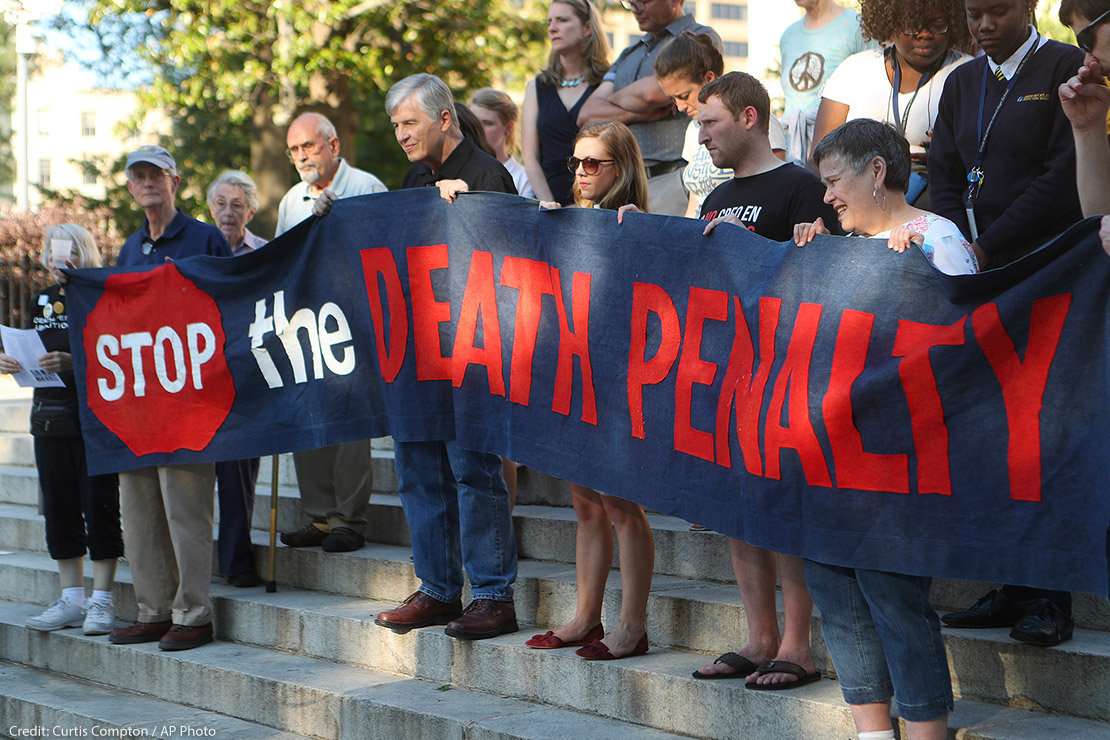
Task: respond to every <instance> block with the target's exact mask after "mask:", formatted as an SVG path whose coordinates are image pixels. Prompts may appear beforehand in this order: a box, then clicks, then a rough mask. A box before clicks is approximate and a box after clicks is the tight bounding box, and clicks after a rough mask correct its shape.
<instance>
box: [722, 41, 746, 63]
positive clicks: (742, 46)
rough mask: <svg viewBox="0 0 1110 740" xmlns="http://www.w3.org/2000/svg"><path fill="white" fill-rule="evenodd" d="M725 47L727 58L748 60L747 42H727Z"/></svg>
mask: <svg viewBox="0 0 1110 740" xmlns="http://www.w3.org/2000/svg"><path fill="white" fill-rule="evenodd" d="M724 46H725V56H726V57H735V58H737V59H747V58H748V43H747V42H746V41H725V42H724Z"/></svg>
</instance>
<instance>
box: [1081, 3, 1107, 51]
mask: <svg viewBox="0 0 1110 740" xmlns="http://www.w3.org/2000/svg"><path fill="white" fill-rule="evenodd" d="M1107 16H1110V10H1108V11H1106V12H1105V13H1103V14H1102V15H1100V16H1099V17H1098V18H1095V19H1094V20H1093V21H1091V22H1090V24H1088V25H1087V27H1086V28H1084V29H1083V30H1082V31H1080V32H1079V33H1077V34H1075V43H1076V44H1078V46H1079V48H1080V49H1082V50H1083V51H1085V52H1086V53H1088V54H1092V53H1094V48H1095V26H1097V25H1098V24H1100V23H1104V22H1105V21H1106V19H1107Z"/></svg>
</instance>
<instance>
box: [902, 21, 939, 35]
mask: <svg viewBox="0 0 1110 740" xmlns="http://www.w3.org/2000/svg"><path fill="white" fill-rule="evenodd" d="M925 31H928V32H929V33H931V34H933V35H934V36H943V35H944V34H946V33H948V21H947V20H937V21H933V22H932V23H928V24H925V25H923V26H918V27H917V28H916V29H914V30H912V31H909V30H905V31H902V34H903V35H904V36H911V37H916V36H920V35H921V34H922V33H924V32H925Z"/></svg>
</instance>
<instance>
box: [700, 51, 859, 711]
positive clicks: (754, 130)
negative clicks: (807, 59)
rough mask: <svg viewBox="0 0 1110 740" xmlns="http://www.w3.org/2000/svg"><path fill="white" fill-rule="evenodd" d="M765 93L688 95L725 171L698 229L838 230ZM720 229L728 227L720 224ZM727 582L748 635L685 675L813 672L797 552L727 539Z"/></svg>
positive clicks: (752, 86) (750, 85)
mask: <svg viewBox="0 0 1110 740" xmlns="http://www.w3.org/2000/svg"><path fill="white" fill-rule="evenodd" d="M770 107H771V102H770V99H769V97H768V95H767V90H766V89H765V88H764V87H763V85H762V84H760V82H759V81H758V80H756V79H755V78H754V77H752V76H751V75H748V74H745V73H743V72H729V73H728V74H726V75H723V76H721V77H718V78H717V79H716V80H713V81H712V82H709V83H707V84H706V85H705V86H704V87H703V88H702V89H701V93H700V94H699V95H698V123H699V124H700V133H699V137H698V140H699V142H700V143H701V144H702V145H703V146H705V148H706V149H708V150H709V154H710V156H711V157H712V159H713V164H714V166H716V167H720V168H721V169H732V170H734V177H733V179H732V180H729V181H728V182H725V183H722V184H721V185H718V186H717V188H716V189H715V190H714V191H713V192H712V193H710V194H709V196H708V197H707V198H706V199H705V203H703V204H702V212H701V217H702V218H703V219H706V220H708V221H709V223H708V224H707V225H706V227H705V233H706V234H709V233H711V232H712V231H713V230H714V229H715V228H717V226H718V225H719V224H721V223H730V224H736V225H738V226H742V227H744V228H746V229H748V230H750V231H754V232H755V233H756V234H759V235H760V236H762V237H766V238H767V239H772V240H774V241H779V242H783V241H790V240H791V239H793V236H794V224H798V223H811V222H813V221H814V220H816V219H817V218H822V219H824V221H825V223H826V224H828V225H829V229H830V230H834V231H833V233H837V234H838V233H840V231H839V226H838V222H837V218H836V212H835V211H833V209H832V208H831V207H830V206H829V205H827V204H826V203H825V202H824V201H823V198H824V196H825V186H824V185H822V184H821V181H820V180H818V179H817V177H816V176H815V175H813V174H812V173H810V172H807V171H806V170H804V169H802V168H801V167H798V166H796V165H793V164H784V163H783V162H782V160H780V159H779V158H778V157H776V156H775V154H774V152H773V151H772V150H771V142H770V139H769V138H768V135H767V132H768V122H769V120H770ZM725 228H726V229H727V228H731V227H728V226H726V227H725ZM729 551H730V552H731V554H732V564H733V566H732V567H733V570H734V571H735V573H736V585H737V586H739V587H740V596H741V598H742V599H743V601H744V613H745V615H746V617H747V620H748V633H749V635H750V639H749V641H748V644H747V645H746V646H744V647H743V648H741V649H740V650H738V651H736V652H735V653H731V652H730V653H725V654H724V655H722V656H721V657H720V658H718V659H717V660H716V661H715V662H714V663H711V664H709V665H705V666H702V667H701V668H699V669H698V670H697V671H695V672H694V677H695V678H702V679H719V678H743V677H748V683H749V684H750V685H753V686H755V687H756V688H761V689H765V690H766V689H770V690H775V689H783V688H790V687H791V686H794V685H802V684H805V683H810V682H812V681H813V680H815V679H816V678H819V677H820V674H819V673H817V669H816V666H815V665H814V663H813V657H812V656H811V655H810V650H809V625H810V619H811V616H812V614H813V600H812V599H811V598H810V596H809V591H807V590H806V585H805V572H804V569H803V565H802V559H801V558H798V557H792V556H787V555H777V554H776V553H773V552H769V551H767V550H764V549H762V548H759V547H755V546H754V545H749V544H748V543H746V542H741V541H740V540H734V539H729ZM776 572H777V573H778V576H779V579H780V580H781V582H782V598H783V606H784V609H785V612H786V630H785V631H784V632H783V633H782V634H781V635H780V633H779V625H778V616H777V613H776V609H775V576H776Z"/></svg>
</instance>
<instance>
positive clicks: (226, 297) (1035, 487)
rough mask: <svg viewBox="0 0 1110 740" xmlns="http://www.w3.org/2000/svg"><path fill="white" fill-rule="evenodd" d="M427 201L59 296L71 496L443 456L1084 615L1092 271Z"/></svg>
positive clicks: (814, 554) (1083, 250) (1082, 231)
mask: <svg viewBox="0 0 1110 740" xmlns="http://www.w3.org/2000/svg"><path fill="white" fill-rule="evenodd" d="M702 227H703V224H702V223H699V222H697V221H693V220H688V219H681V218H670V217H663V216H655V215H650V214H632V215H631V216H630V217H628V218H627V219H626V220H625V223H624V225H623V226H622V225H618V224H617V222H616V215H615V214H614V213H613V212H607V211H595V210H585V209H562V210H557V211H550V212H541V211H537V210H536V207H535V203H534V201H527V200H524V199H522V198H516V197H513V196H506V195H498V194H485V193H482V194H465V195H463V196H462V197H460V198H459V200H458V201H457V202H456V203H454V204H447V203H445V202H444V201H442V200H441V199H440V198H439V197H438V194H437V193H436V192H433V191H430V190H421V191H399V192H394V193H386V194H380V195H373V196H363V197H358V198H351V199H346V200H341V201H338V202H337V203H336V204H335V207H334V209H333V212H332V214H331V215H329V216H328V217H326V218H324V219H319V220H316V219H309V220H308V221H306V222H305V223H303V224H301V225H300V226H298V227H297V228H296V229H294V230H293V231H291V232H289V233H288V234H286V235H284V236H282V237H281V238H279V239H277V240H275V241H274V242H272V243H271V244H269V245H267V246H266V247H264V248H262V249H261V250H258V251H256V252H253V253H251V254H248V255H245V256H242V257H236V258H233V259H217V258H207V257H198V258H193V259H188V260H183V261H180V262H176V263H172V264H167V265H164V266H160V267H158V268H154V269H150V270H145V271H135V270H133V271H125V270H113V269H103V270H90V271H81V272H77V273H74V274H73V276H72V278H71V283H70V286H71V287H70V294H71V297H70V301H69V315H70V321H71V330H72V332H73V334H72V337H73V340H72V345H73V351H74V363H75V366H76V372H77V376H78V378H81V377H84V378H85V381H84V383H83V384H79V385H81V387H80V393H81V396H82V401H83V402H84V403H83V406H84V408H83V409H82V412H83V416H82V426H83V428H84V430H85V433H86V443H87V447H88V451H89V461H90V468H91V469H92V470H93V471H94V472H103V471H110V470H127V469H131V468H135V467H138V466H144V465H154V464H163V463H168V462H193V461H211V460H225V459H237V458H242V457H252V456H257V455H265V454H271V453H276V452H286V451H291V450H300V449H309V448H313V447H318V446H322V445H329V444H336V443H339V442H343V441H349V440H353V439H361V438H366V437H373V436H381V435H384V434H392V435H393V436H394V437H395V438H397V439H399V440H413V439H447V438H451V437H455V438H457V439H459V441H460V442H461V443H462V444H463V445H464V446H467V447H470V448H473V449H482V450H487V451H490V452H496V453H501V454H505V455H507V456H509V457H510V458H511V459H513V460H516V461H517V462H520V463H523V464H525V465H528V466H530V467H533V468H536V469H538V470H541V471H544V472H546V473H549V474H551V475H555V476H557V477H560V478H564V479H566V480H571V481H574V482H577V483H582V484H585V485H589V486H592V487H594V488H597V489H599V490H602V491H605V492H607V493H611V494H614V495H618V496H622V497H626V498H629V499H632V500H634V501H637V502H639V503H641V504H644V505H645V506H648V507H650V508H652V509H654V510H656V511H659V512H663V513H667V514H673V515H677V516H680V517H682V518H684V519H686V520H689V521H696V522H699V523H702V524H705V525H707V526H710V527H712V528H713V529H715V530H717V531H720V532H724V533H726V534H728V535H731V536H734V537H738V538H741V539H744V540H747V541H749V542H752V543H753V544H756V545H760V546H763V547H767V548H769V549H772V550H776V551H779V552H786V553H791V554H797V555H804V556H806V557H810V558H813V559H816V560H820V561H824V562H829V563H836V564H842V565H851V566H856V567H864V568H875V569H883V570H894V571H899V572H905V573H914V574H926V575H935V576H945V577H962V578H972V579H978V580H986V581H1005V582H1010V583H1018V584H1028V585H1034V586H1041V587H1048V588H1062V589H1070V590H1080V591H1088V592H1092V593H1098V594H1102V595H1107V594H1108V592H1110V588H1108V585H1110V584H1108V544H1110V537H1108V531H1110V496H1107V495H1106V481H1107V480H1110V456H1108V455H1107V454H1106V449H1107V444H1108V442H1110V415H1108V414H1107V413H1106V410H1107V408H1108V406H1110V398H1108V389H1110V378H1108V377H1107V370H1108V367H1110V363H1108V361H1107V360H1108V357H1107V354H1108V347H1110V344H1108V341H1107V339H1108V338H1107V317H1108V305H1107V297H1108V295H1110V258H1108V257H1107V256H1106V255H1105V254H1104V253H1103V252H1102V250H1101V248H1100V246H1099V242H1098V239H1097V234H1096V231H1097V224H1096V223H1095V222H1094V221H1087V222H1083V223H1081V224H1078V225H1077V226H1076V227H1074V228H1073V229H1072V230H1071V231H1069V232H1068V233H1067V234H1065V235H1063V236H1062V237H1060V238H1059V239H1057V240H1055V241H1054V242H1052V243H1050V244H1048V245H1046V246H1045V247H1043V248H1042V249H1040V250H1039V251H1037V252H1035V253H1034V254H1032V255H1030V256H1029V257H1028V258H1026V259H1024V260H1021V261H1020V262H1018V263H1015V264H1014V265H1011V266H1008V267H1006V268H1004V269H1001V270H993V271H990V272H988V273H986V274H983V275H971V276H944V275H941V274H939V273H937V272H936V271H935V270H934V269H933V268H932V267H931V265H930V264H929V263H928V261H927V260H926V259H925V257H924V256H923V255H922V254H921V253H920V252H918V251H916V250H911V251H909V252H907V253H905V254H897V253H895V252H893V251H891V250H890V249H888V248H887V247H886V243H885V241H883V240H866V239H849V238H837V237H821V238H819V239H818V240H817V241H816V242H815V243H813V244H811V245H809V246H807V247H805V248H804V249H798V248H796V247H794V246H792V245H791V244H778V243H774V242H770V241H767V240H765V239H762V238H760V237H758V236H755V235H754V234H751V233H750V232H748V231H746V230H744V229H741V228H735V227H733V226H731V225H724V226H722V227H720V228H718V229H717V230H716V231H715V232H714V233H713V234H712V235H711V236H709V237H704V236H702V234H701V230H702Z"/></svg>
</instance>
